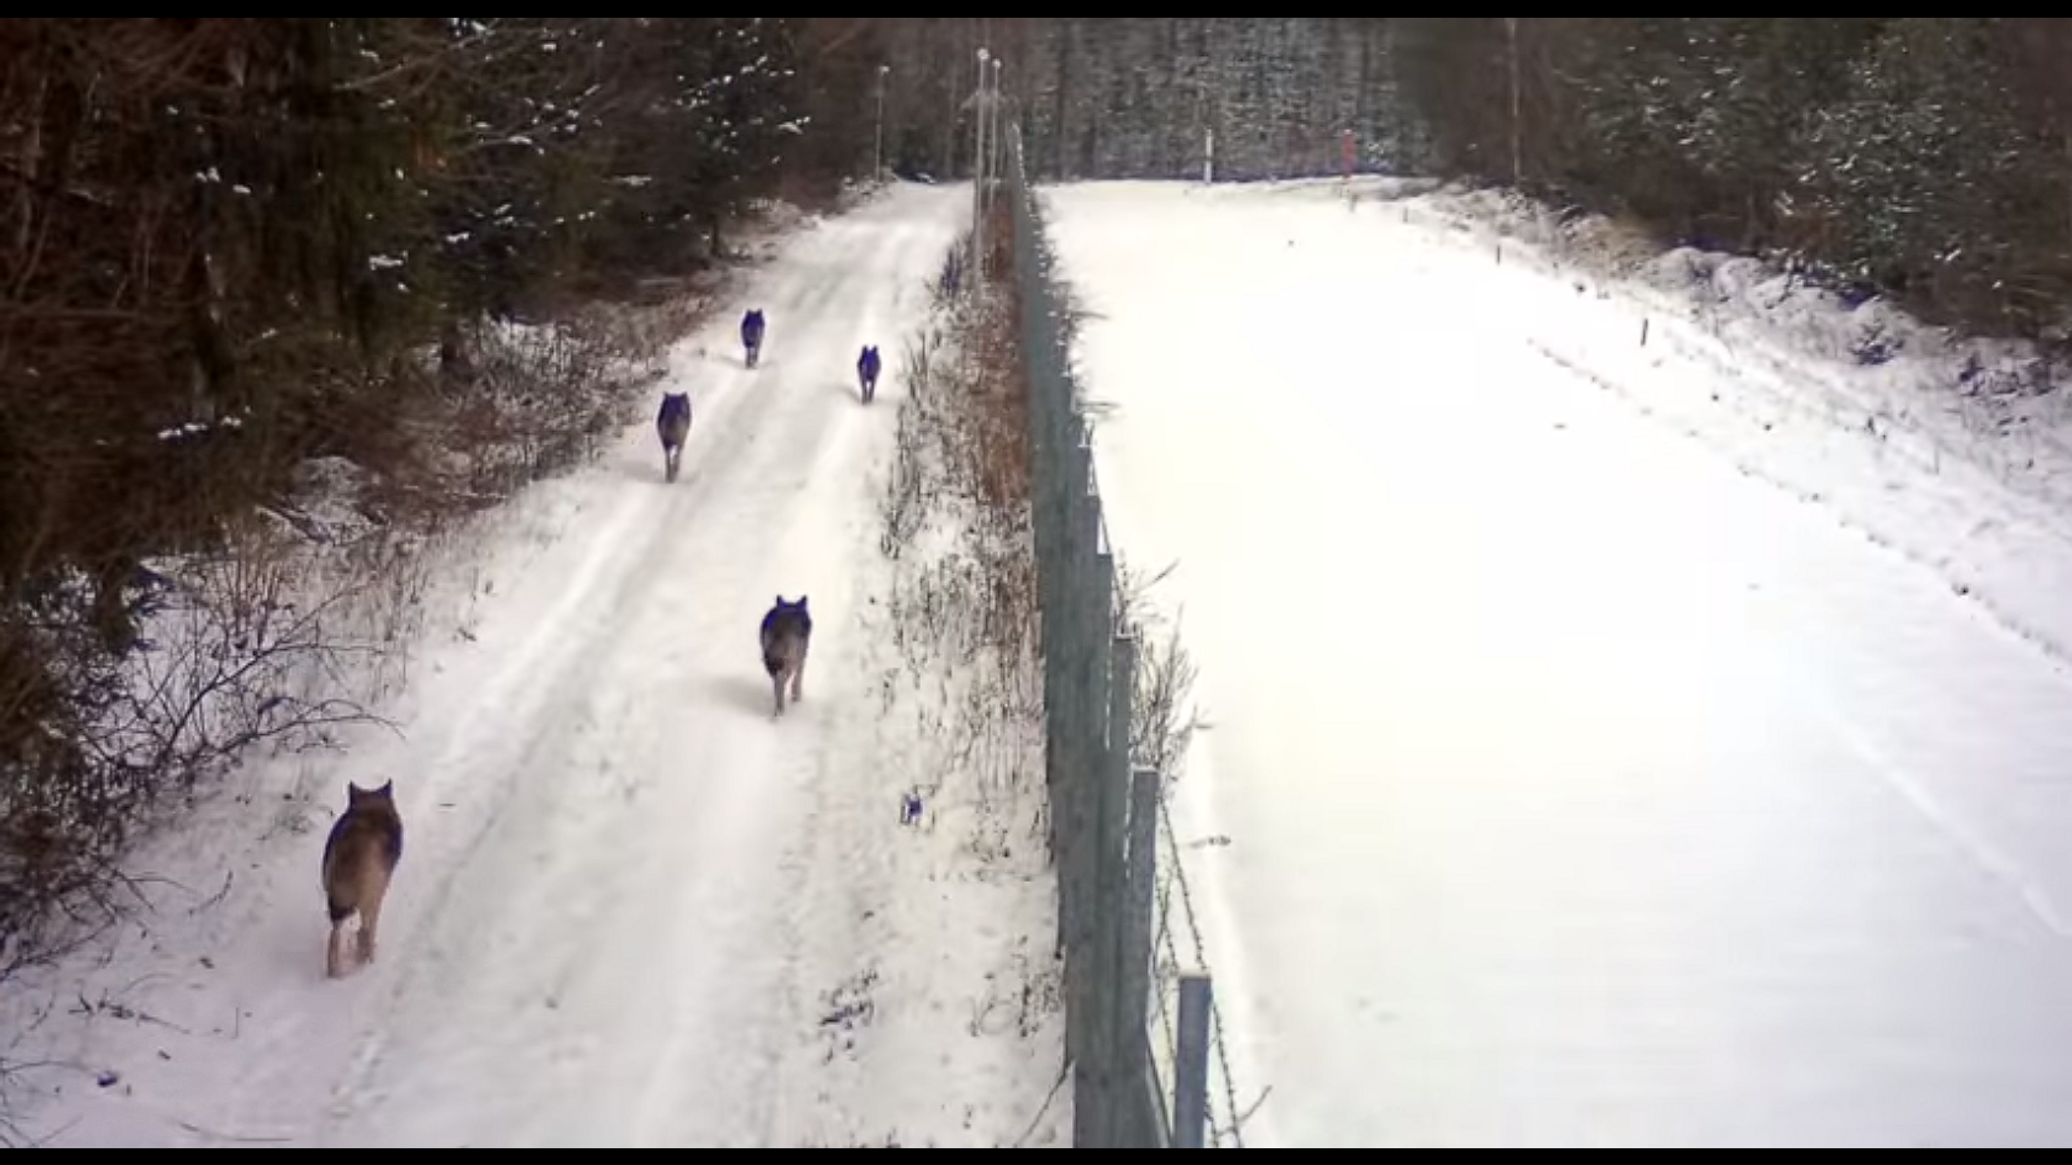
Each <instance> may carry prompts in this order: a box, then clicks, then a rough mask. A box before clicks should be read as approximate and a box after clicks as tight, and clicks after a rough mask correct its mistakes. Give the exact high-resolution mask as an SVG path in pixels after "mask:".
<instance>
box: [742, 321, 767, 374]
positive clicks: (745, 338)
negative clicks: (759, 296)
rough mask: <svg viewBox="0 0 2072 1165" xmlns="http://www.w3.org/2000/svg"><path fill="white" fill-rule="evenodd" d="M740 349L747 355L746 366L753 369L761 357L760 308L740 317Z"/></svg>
mask: <svg viewBox="0 0 2072 1165" xmlns="http://www.w3.org/2000/svg"><path fill="white" fill-rule="evenodd" d="M741 347H742V348H743V349H745V350H746V352H747V354H748V355H747V364H748V366H749V367H750V368H753V367H755V366H756V362H757V361H759V360H760V359H762V355H763V309H762V308H755V309H754V310H752V311H750V312H749V313H748V314H747V315H745V316H742V317H741Z"/></svg>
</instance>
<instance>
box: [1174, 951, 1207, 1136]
mask: <svg viewBox="0 0 2072 1165" xmlns="http://www.w3.org/2000/svg"><path fill="white" fill-rule="evenodd" d="M1213 1003H1214V991H1213V989H1212V988H1211V986H1210V983H1209V976H1208V975H1207V974H1206V973H1203V972H1186V973H1183V974H1182V975H1181V976H1180V1031H1179V1037H1180V1041H1179V1042H1180V1047H1179V1053H1178V1055H1177V1056H1176V1057H1175V1058H1174V1061H1173V1148H1175V1149H1204V1148H1207V1147H1208V1146H1207V1144H1206V1141H1207V1139H1208V1136H1207V1135H1208V1127H1209V1012H1210V1008H1211V1007H1212V1006H1213Z"/></svg>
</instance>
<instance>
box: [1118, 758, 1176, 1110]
mask: <svg viewBox="0 0 2072 1165" xmlns="http://www.w3.org/2000/svg"><path fill="white" fill-rule="evenodd" d="M1129 793H1130V803H1129V829H1128V841H1129V848H1128V850H1127V852H1126V856H1125V863H1126V864H1125V867H1124V871H1123V894H1124V898H1125V901H1124V904H1123V913H1122V933H1121V937H1120V940H1119V941H1118V942H1117V944H1116V952H1115V954H1116V970H1115V984H1116V1001H1117V1005H1116V1010H1117V1015H1116V1021H1115V1029H1116V1031H1115V1035H1116V1041H1115V1047H1116V1072H1117V1074H1118V1075H1119V1076H1120V1077H1121V1080H1120V1082H1119V1083H1120V1085H1121V1087H1122V1088H1123V1089H1124V1090H1125V1091H1124V1092H1123V1093H1122V1095H1123V1096H1124V1097H1125V1099H1124V1101H1123V1103H1122V1105H1121V1106H1120V1114H1119V1115H1118V1117H1117V1119H1118V1120H1119V1121H1122V1122H1126V1123H1123V1124H1122V1125H1121V1126H1120V1129H1119V1132H1120V1134H1121V1139H1122V1142H1123V1143H1124V1144H1125V1145H1127V1146H1129V1147H1131V1148H1141V1149H1158V1148H1164V1147H1165V1146H1164V1143H1163V1141H1164V1138H1163V1137H1162V1136H1160V1135H1159V1132H1160V1127H1161V1126H1162V1125H1164V1123H1165V1119H1166V1117H1165V1104H1164V1102H1163V1101H1162V1100H1161V1099H1160V1097H1159V1090H1158V1082H1157V1078H1156V1074H1155V1073H1154V1072H1153V1071H1152V1067H1151V1049H1150V1046H1149V1045H1148V1044H1147V1043H1146V1041H1147V1040H1148V1039H1149V1038H1150V1027H1151V953H1152V952H1151V924H1152V919H1153V916H1154V914H1155V913H1156V911H1157V886H1156V882H1157V878H1158V794H1159V774H1158V770H1157V769H1135V770H1133V771H1132V772H1131V773H1130V790H1129Z"/></svg>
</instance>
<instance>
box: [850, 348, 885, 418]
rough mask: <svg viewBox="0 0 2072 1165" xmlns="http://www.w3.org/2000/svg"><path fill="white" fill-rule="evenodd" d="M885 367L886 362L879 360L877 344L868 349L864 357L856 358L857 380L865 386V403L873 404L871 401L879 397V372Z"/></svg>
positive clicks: (864, 351) (865, 350)
mask: <svg viewBox="0 0 2072 1165" xmlns="http://www.w3.org/2000/svg"><path fill="white" fill-rule="evenodd" d="M883 367H884V362H883V361H881V360H879V359H878V347H877V345H875V344H873V345H870V346H869V347H866V348H865V349H864V350H863V355H861V356H858V357H857V358H856V379H857V381H858V382H859V383H861V384H862V386H863V403H865V404H869V403H871V399H872V398H874V397H876V396H877V395H878V371H879V370H880V369H881V368H883Z"/></svg>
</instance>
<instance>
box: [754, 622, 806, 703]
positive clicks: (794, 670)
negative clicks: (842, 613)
mask: <svg viewBox="0 0 2072 1165" xmlns="http://www.w3.org/2000/svg"><path fill="white" fill-rule="evenodd" d="M812 642H813V616H812V614H811V613H810V612H808V611H807V610H806V596H804V595H800V596H799V601H798V602H796V603H787V602H785V601H784V596H783V595H778V596H777V605H776V606H774V607H771V608H770V613H769V614H767V615H764V616H763V628H762V644H763V670H764V671H766V672H769V673H770V689H771V692H772V694H774V695H775V696H776V697H777V710H776V711H774V712H772V713H771V714H770V717H771V719H775V718H777V717H779V716H782V715H784V685H785V683H786V681H789V682H790V684H791V702H792V703H794V704H796V703H798V702H799V700H800V699H802V698H803V694H802V693H801V692H800V690H799V689H800V687H801V685H803V684H804V682H805V679H806V649H807V648H808V647H810V646H811V645H812Z"/></svg>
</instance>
